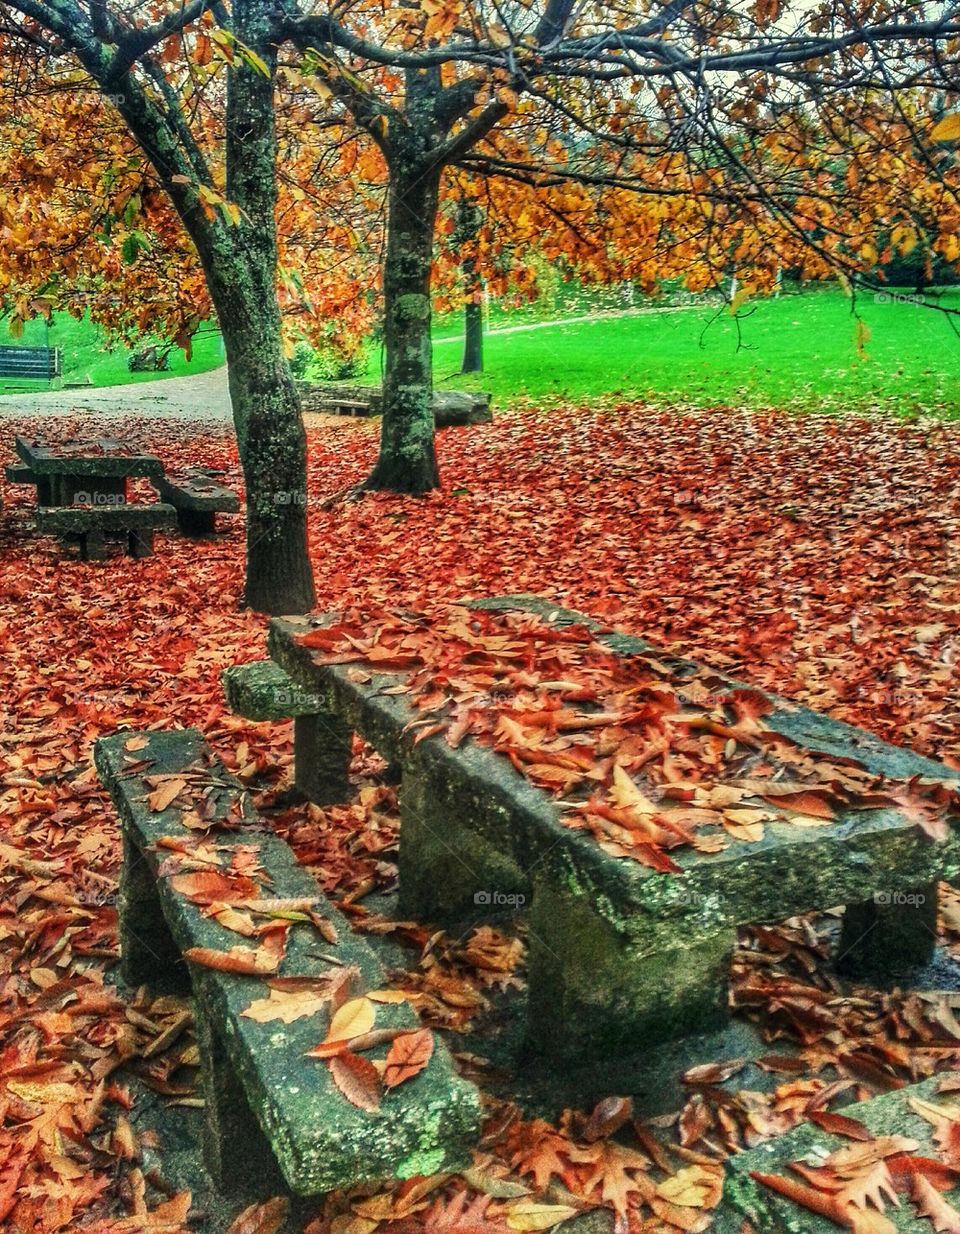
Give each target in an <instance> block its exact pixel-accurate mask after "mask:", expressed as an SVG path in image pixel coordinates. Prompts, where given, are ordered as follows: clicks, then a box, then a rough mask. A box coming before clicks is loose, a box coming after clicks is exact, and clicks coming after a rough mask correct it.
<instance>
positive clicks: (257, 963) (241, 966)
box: [183, 947, 280, 977]
mask: <svg viewBox="0 0 960 1234" xmlns="http://www.w3.org/2000/svg"><path fill="white" fill-rule="evenodd" d="M183 958H184V959H185V960H189V961H190V963H191V964H199V965H201V966H202V967H203V968H213V969H216V970H217V972H221V973H237V974H240V975H244V976H248V977H270V976H272V975H273V974H274V973H276V971H277V969H278V968H279V967H280V956H279V955H278V954H277V953H276V952H274V951H268V950H267V948H266V947H258V948H257V949H256V950H254V949H253V948H252V947H231V948H230V950H229V951H216V950H215V949H214V948H212V947H190V948H189V949H188V950H187V951H185V952H184V953H183Z"/></svg>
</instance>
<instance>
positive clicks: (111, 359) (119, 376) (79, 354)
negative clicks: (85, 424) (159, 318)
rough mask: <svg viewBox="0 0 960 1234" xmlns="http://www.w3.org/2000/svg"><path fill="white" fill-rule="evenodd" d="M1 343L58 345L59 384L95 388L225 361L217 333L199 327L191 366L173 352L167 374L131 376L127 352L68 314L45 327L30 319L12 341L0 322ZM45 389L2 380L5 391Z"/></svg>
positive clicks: (34, 383)
mask: <svg viewBox="0 0 960 1234" xmlns="http://www.w3.org/2000/svg"><path fill="white" fill-rule="evenodd" d="M0 343H2V344H4V345H5V346H13V347H21V346H22V347H45V346H50V347H59V348H60V349H61V350H62V352H63V381H64V383H68V382H82V383H84V384H87V379H88V378H89V381H90V384H92V385H94V386H121V385H128V384H131V383H133V382H139V381H155V380H156V379H157V378H158V377H182V376H185V375H186V374H188V373H206V372H209V370H210V369H213V368H216V367H217V366H218V365H220V364H222V363H223V355H222V351H221V347H220V334H219V332H218V331H217V330H215V329H212V328H208V327H202V328H201V331H200V332H199V333H198V334H197V336H196V338H195V339H194V344H193V357H192V359H191V360H190V362H189V364H188V363H187V361H186V359H185V358H184V354H183V352H182V351H181V350H180V349H179V348H175V349H174V350H173V351H172V352H171V353H170V370H169V372H166V373H131V372H130V370H129V369H128V368H127V360H128V359H129V357H130V350H131V349H130V348H127V347H123V346H120V345H118V344H113V345H112V349H109V350H108V348H111V344H110V343H109V342H108V341H107V340H106V339H105V338H104V335H103V332H102V331H101V330H100V329H98V327H97V326H95V325H93V324H92V323H91V322H90V321H88V320H86V319H84V320H82V321H77V320H76V318H74V317H71V316H69V314H67V313H55V314H54V315H53V320H52V321H51V323H50V326H49V327H48V326H47V325H46V323H45V322H44V321H42V320H41V319H35V320H33V321H28V322H27V324H26V326H25V328H24V331H23V335H22V337H21V338H17V339H15V338H13V337H12V336H11V334H10V330H9V327H8V325H7V323H6V322H0ZM5 389H7V390H12V389H17V390H45V389H47V383H46V382H45V381H20V380H15V379H14V378H11V377H0V393H2V392H3V390H5Z"/></svg>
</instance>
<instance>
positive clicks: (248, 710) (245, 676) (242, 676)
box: [220, 660, 328, 722]
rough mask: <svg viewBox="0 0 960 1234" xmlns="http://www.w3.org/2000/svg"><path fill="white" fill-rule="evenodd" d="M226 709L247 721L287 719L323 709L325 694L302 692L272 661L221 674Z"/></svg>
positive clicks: (264, 661)
mask: <svg viewBox="0 0 960 1234" xmlns="http://www.w3.org/2000/svg"><path fill="white" fill-rule="evenodd" d="M220 680H221V682H222V683H223V692H224V695H225V696H226V700H227V706H228V707H229V708H230V710H231V711H233V712H235V713H236V714H237V715H240V716H245V717H246V718H247V719H248V720H255V721H263V722H266V721H270V720H290V719H293V718H295V717H296V716H310V715H316V714H317V713H318V712H320V711H323V710H325V704H326V703H327V702H328V700H327V696H326V694H320V693H317V692H316V691H313V692H311V691H309V690H304V688H303V687H302V686H300V685H298V684H297V683H296V682H295V681H294V680H293V679H292V678H291V676H290V674H289V673H286V672H284V670H283V669H282V668H281V667H280V665H279V664H275V663H274V662H273V661H272V660H259V661H255V662H254V663H252V664H234V665H231V667H230V668H225V669H224V670H223V672H222V673H221V674H220Z"/></svg>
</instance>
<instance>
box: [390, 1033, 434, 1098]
mask: <svg viewBox="0 0 960 1234" xmlns="http://www.w3.org/2000/svg"><path fill="white" fill-rule="evenodd" d="M433 1046H434V1041H433V1033H432V1032H431V1031H430V1029H429V1028H421V1029H419V1030H418V1031H417V1032H415V1033H404V1034H402V1036H400V1037H397V1038H396V1039H395V1040H394V1042H393V1044H392V1045H391V1047H390V1051H389V1053H388V1054H387V1063H386V1067H385V1068H384V1072H383V1082H384V1084H386V1086H387V1088H396V1087H397V1086H398V1085H399V1084H403V1083H405V1082H406V1081H407V1080H412V1079H413V1077H414V1076H415V1075H418V1074H419V1073H420V1072H421V1071H423V1069H424V1067H426V1066H427V1064H428V1063H429V1062H430V1059H431V1058H432V1057H433Z"/></svg>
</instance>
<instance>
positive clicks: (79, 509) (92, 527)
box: [36, 502, 177, 536]
mask: <svg viewBox="0 0 960 1234" xmlns="http://www.w3.org/2000/svg"><path fill="white" fill-rule="evenodd" d="M36 519H37V529H38V530H39V531H42V532H44V533H45V534H46V535H53V536H62V535H71V534H80V533H86V532H90V531H99V532H102V533H103V534H104V535H122V534H123V533H124V532H126V531H135V530H143V531H156V530H159V529H161V528H164V527H174V526H176V522H177V512H176V510H174V508H173V506H168V505H164V504H163V503H162V502H154V503H152V504H149V505H147V504H139V503H125V502H119V503H117V504H116V505H102V506H81V505H77V506H46V507H41V508H40V509H38V510H37V512H36Z"/></svg>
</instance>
